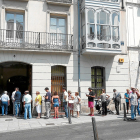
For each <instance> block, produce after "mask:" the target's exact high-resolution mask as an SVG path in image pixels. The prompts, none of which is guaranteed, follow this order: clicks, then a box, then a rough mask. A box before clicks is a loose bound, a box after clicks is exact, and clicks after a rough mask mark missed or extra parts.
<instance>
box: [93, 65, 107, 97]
mask: <svg viewBox="0 0 140 140" xmlns="http://www.w3.org/2000/svg"><path fill="white" fill-rule="evenodd" d="M91 86H92V88H93V91H94V92H95V93H96V97H99V96H100V95H101V93H102V89H105V68H103V67H92V68H91Z"/></svg>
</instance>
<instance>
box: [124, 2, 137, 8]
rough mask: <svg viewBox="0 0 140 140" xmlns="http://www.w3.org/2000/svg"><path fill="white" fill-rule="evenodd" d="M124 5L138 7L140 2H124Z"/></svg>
mask: <svg viewBox="0 0 140 140" xmlns="http://www.w3.org/2000/svg"><path fill="white" fill-rule="evenodd" d="M126 6H133V7H140V3H133V2H126Z"/></svg>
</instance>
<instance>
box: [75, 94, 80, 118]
mask: <svg viewBox="0 0 140 140" xmlns="http://www.w3.org/2000/svg"><path fill="white" fill-rule="evenodd" d="M80 102H81V98H80V96H79V92H75V98H74V111H76V112H77V118H79V112H80Z"/></svg>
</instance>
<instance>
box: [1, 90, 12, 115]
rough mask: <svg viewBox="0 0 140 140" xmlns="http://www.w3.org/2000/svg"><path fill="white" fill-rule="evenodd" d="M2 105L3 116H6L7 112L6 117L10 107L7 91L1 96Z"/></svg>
mask: <svg viewBox="0 0 140 140" xmlns="http://www.w3.org/2000/svg"><path fill="white" fill-rule="evenodd" d="M0 103H1V109H2V116H4V112H5V115H7V114H8V106H9V105H10V98H9V96H8V95H7V91H4V94H3V95H2V96H1V99H0Z"/></svg>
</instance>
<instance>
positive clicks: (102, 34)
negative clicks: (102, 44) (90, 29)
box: [97, 25, 111, 41]
mask: <svg viewBox="0 0 140 140" xmlns="http://www.w3.org/2000/svg"><path fill="white" fill-rule="evenodd" d="M97 38H98V40H105V41H109V40H110V39H111V29H110V26H106V25H97Z"/></svg>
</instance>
